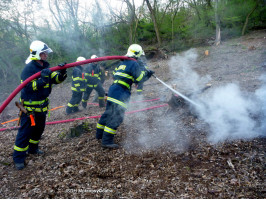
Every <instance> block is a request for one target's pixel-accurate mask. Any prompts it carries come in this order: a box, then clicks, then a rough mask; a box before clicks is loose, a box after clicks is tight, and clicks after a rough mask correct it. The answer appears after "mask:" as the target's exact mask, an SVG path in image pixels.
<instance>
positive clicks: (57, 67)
mask: <svg viewBox="0 0 266 200" xmlns="http://www.w3.org/2000/svg"><path fill="white" fill-rule="evenodd" d="M119 59H123V60H135V59H133V58H129V57H126V56H104V57H99V58H93V59H87V60H83V61H79V62H74V63H69V64H66V65H64V66H63V67H60V66H56V67H52V68H50V70H51V71H52V72H53V71H57V70H61V69H67V68H71V67H75V66H78V65H84V64H88V63H92V62H99V61H105V60H119ZM40 76H41V72H38V73H36V74H33V75H32V76H30V77H29V78H27V79H26V80H25V81H23V83H21V84H20V85H19V86H18V87H17V88H16V89H15V90H14V91H13V92H12V93H11V94H10V95H9V97H8V98H7V99H6V100H5V101H4V103H3V104H2V105H1V107H0V113H2V111H3V110H4V109H5V107H6V106H7V105H8V104H9V103H10V101H11V100H12V99H13V98H14V97H15V96H16V95H17V94H18V93H19V92H20V91H21V90H22V89H23V88H24V87H25V86H26V85H27V84H28V83H29V82H31V81H32V80H34V79H36V78H38V77H40Z"/></svg>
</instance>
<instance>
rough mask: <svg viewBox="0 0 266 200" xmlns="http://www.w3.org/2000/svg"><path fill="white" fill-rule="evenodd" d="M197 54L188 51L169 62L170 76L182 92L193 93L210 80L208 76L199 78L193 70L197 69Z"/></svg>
mask: <svg viewBox="0 0 266 200" xmlns="http://www.w3.org/2000/svg"><path fill="white" fill-rule="evenodd" d="M197 58H198V54H197V51H196V50H195V49H190V50H188V51H186V52H184V53H182V54H177V55H176V56H173V57H172V58H171V59H170V61H169V63H168V64H169V66H170V72H171V73H170V74H172V78H173V79H174V82H175V83H176V84H177V85H178V88H180V89H181V90H184V91H187V92H188V91H189V92H194V91H198V90H199V89H200V88H203V87H204V86H205V84H206V83H208V82H209V81H210V80H211V77H210V76H209V75H206V76H203V77H201V76H199V74H198V73H197V72H196V71H195V70H193V69H194V68H196V67H197Z"/></svg>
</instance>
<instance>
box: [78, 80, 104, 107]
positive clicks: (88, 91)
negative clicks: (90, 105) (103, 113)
mask: <svg viewBox="0 0 266 200" xmlns="http://www.w3.org/2000/svg"><path fill="white" fill-rule="evenodd" d="M93 89H95V90H96V92H97V93H98V95H99V97H98V100H99V106H100V107H104V106H105V103H104V95H105V92H104V89H103V86H102V84H101V83H98V84H97V85H91V86H87V89H86V91H85V92H84V95H83V99H82V106H83V107H85V108H86V106H87V101H88V99H89V97H90V94H91V92H92V90H93Z"/></svg>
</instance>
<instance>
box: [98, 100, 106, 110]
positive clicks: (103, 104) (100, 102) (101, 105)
mask: <svg viewBox="0 0 266 200" xmlns="http://www.w3.org/2000/svg"><path fill="white" fill-rule="evenodd" d="M99 107H100V108H103V107H105V102H104V99H99Z"/></svg>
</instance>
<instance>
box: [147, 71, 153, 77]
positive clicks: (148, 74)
mask: <svg viewBox="0 0 266 200" xmlns="http://www.w3.org/2000/svg"><path fill="white" fill-rule="evenodd" d="M154 73H155V72H154V71H152V70H147V77H148V78H150V77H151V76H152V75H153V74H154Z"/></svg>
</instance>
